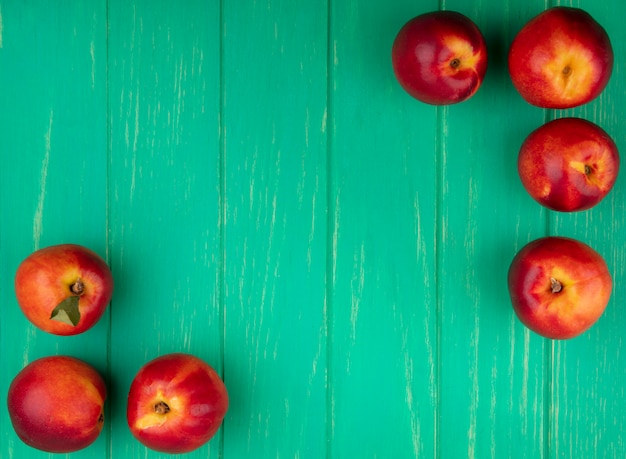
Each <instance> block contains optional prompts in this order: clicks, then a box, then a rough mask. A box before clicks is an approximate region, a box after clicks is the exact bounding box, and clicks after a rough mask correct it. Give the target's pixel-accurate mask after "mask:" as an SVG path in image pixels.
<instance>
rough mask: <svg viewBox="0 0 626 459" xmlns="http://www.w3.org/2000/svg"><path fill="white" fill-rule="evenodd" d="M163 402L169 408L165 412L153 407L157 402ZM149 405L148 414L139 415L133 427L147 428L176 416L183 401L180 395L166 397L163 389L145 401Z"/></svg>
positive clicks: (156, 425) (181, 408)
mask: <svg viewBox="0 0 626 459" xmlns="http://www.w3.org/2000/svg"><path fill="white" fill-rule="evenodd" d="M161 402H164V403H166V404H167V406H168V408H169V412H167V413H158V412H157V411H155V409H154V407H155V406H157V405H158V404H159V403H161ZM147 405H148V406H149V409H148V410H147V411H148V414H146V415H144V416H141V417H140V418H138V419H137V421H136V422H135V427H137V428H138V429H141V430H143V429H149V428H151V427H160V426H162V425H163V424H165V422H166V421H167V420H168V419H172V418H176V417H177V416H178V415H179V413H180V412H181V411H182V410H183V409H184V406H185V403H184V400H182V399H181V398H180V397H169V398H168V397H167V396H165V394H164V393H163V391H161V390H159V391H157V394H156V395H155V396H154V397H153V398H151V399H150V401H149V402H147Z"/></svg>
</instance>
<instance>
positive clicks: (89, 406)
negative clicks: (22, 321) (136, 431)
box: [7, 356, 106, 453]
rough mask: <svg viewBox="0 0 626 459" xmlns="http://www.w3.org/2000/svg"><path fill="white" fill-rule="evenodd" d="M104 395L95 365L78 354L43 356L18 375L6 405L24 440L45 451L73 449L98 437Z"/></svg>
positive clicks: (101, 420)
mask: <svg viewBox="0 0 626 459" xmlns="http://www.w3.org/2000/svg"><path fill="white" fill-rule="evenodd" d="M105 398H106V387H105V383H104V381H103V380H102V377H101V376H100V375H99V374H98V372H97V371H96V370H95V369H94V368H93V367H91V366H90V365H88V364H87V363H85V362H83V361H81V360H78V359H75V358H73V357H66V356H55V357H44V358H41V359H38V360H35V361H33V362H31V363H30V364H29V365H27V366H26V367H25V368H24V369H22V371H20V372H19V373H18V374H17V376H16V377H15V378H14V379H13V382H12V383H11V385H10V387H9V392H8V396H7V407H8V410H9V416H10V419H11V423H12V425H13V428H14V429H15V432H16V433H17V435H18V437H19V438H20V439H21V440H22V441H23V442H24V443H26V444H27V445H29V446H32V447H33V448H36V449H39V450H42V451H47V452H51V453H69V452H73V451H78V450H80V449H83V448H86V447H87V446H89V445H91V444H92V443H93V442H94V441H95V440H96V439H97V438H98V435H99V434H100V431H101V430H102V426H103V424H104V401H105Z"/></svg>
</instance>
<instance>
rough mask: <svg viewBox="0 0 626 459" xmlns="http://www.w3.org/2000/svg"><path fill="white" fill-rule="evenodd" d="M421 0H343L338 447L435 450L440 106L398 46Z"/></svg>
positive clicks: (337, 190) (337, 25) (336, 114)
mask: <svg viewBox="0 0 626 459" xmlns="http://www.w3.org/2000/svg"><path fill="white" fill-rule="evenodd" d="M411 3H413V2H398V7H397V9H395V8H394V9H390V8H388V6H389V5H388V3H387V2H382V1H379V2H368V3H367V5H366V4H365V3H363V2H358V1H346V2H333V3H332V9H331V34H330V39H331V49H332V54H331V59H332V67H331V73H330V74H331V77H332V78H331V81H332V83H331V84H332V86H331V90H332V92H331V94H330V109H331V115H330V116H329V125H330V127H331V129H332V130H331V144H330V145H329V148H330V161H329V164H330V172H331V177H330V179H331V187H330V190H331V191H330V203H329V209H328V211H329V213H330V215H331V218H330V228H329V230H330V232H331V235H332V240H331V241H330V242H331V244H332V246H331V248H332V259H331V263H332V264H331V266H330V272H329V275H330V276H329V281H330V287H331V291H330V295H329V316H330V324H331V325H330V332H331V338H330V339H331V342H330V353H329V355H330V361H329V375H330V381H329V386H330V387H329V392H330V398H329V405H330V406H329V408H330V409H331V419H330V423H331V424H330V437H329V442H330V448H329V457H337V458H353V457H364V456H367V457H372V458H374V457H380V458H382V457H418V456H419V457H422V456H425V457H428V456H432V455H433V453H434V451H435V449H434V443H435V441H436V435H437V411H436V409H435V407H436V404H437V401H438V400H437V393H438V391H437V382H436V381H437V379H436V378H437V377H438V355H437V338H438V332H437V327H436V324H437V316H438V313H437V309H438V305H437V276H436V263H435V246H436V244H435V233H436V230H437V212H438V209H437V194H438V193H437V185H438V181H437V179H438V177H437V170H438V167H439V165H438V156H437V151H436V145H437V143H436V142H437V124H436V123H437V114H436V109H435V108H433V107H430V106H425V105H423V104H419V103H415V101H414V100H413V99H411V98H410V97H409V96H407V95H406V94H405V93H404V91H403V90H402V89H401V88H400V87H399V85H398V84H397V82H396V81H395V77H394V75H393V70H392V67H391V54H390V52H391V45H392V43H393V39H394V37H395V35H396V33H397V32H398V30H399V29H400V28H401V27H402V25H403V24H404V23H405V22H406V21H407V20H408V19H410V18H411V17H413V16H414V15H416V14H418V13H420V12H421V11H419V10H416V9H415V8H414V7H412V6H411ZM435 7H436V2H432V3H431V5H430V8H431V9H432V8H435ZM422 9H423V10H428V9H429V7H428V5H424V6H423V7H422Z"/></svg>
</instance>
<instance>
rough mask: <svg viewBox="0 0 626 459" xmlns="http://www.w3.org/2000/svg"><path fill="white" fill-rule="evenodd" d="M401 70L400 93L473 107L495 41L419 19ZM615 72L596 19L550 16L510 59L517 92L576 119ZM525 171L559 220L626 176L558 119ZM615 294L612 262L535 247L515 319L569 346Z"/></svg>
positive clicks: (589, 126) (571, 122) (531, 28)
mask: <svg viewBox="0 0 626 459" xmlns="http://www.w3.org/2000/svg"><path fill="white" fill-rule="evenodd" d="M391 54H392V65H393V70H394V72H395V75H396V78H397V80H398V82H399V83H400V85H401V86H402V87H403V88H404V89H405V90H406V92H408V93H409V94H410V95H411V96H413V97H414V98H416V99H418V100H420V101H422V102H424V103H427V104H431V105H449V104H454V103H458V102H462V101H465V100H467V99H469V98H470V97H471V96H472V95H474V94H475V93H476V91H477V90H478V88H479V87H480V85H481V83H482V81H483V79H484V77H485V73H486V71H487V47H486V44H485V40H484V38H483V36H482V34H481V32H480V30H479V29H478V27H477V26H476V24H475V23H474V22H473V21H472V20H470V19H469V18H468V17H466V16H464V15H462V14H460V13H457V12H453V11H435V12H431V13H426V14H423V15H420V16H417V17H415V18H413V19H411V20H410V21H409V22H407V23H406V24H405V25H404V26H403V27H402V28H401V29H400V31H399V32H398V34H397V36H396V38H395V41H394V43H393V47H392V53H391ZM612 70H613V49H612V46H611V42H610V40H609V36H608V34H607V33H606V31H605V29H604V28H603V27H602V26H601V25H600V24H599V23H598V22H597V21H596V20H595V19H594V18H592V17H591V15H589V14H588V13H587V12H586V11H583V10H581V9H579V8H572V7H553V8H549V9H547V10H545V11H543V12H541V13H540V14H538V15H537V16H535V17H534V18H532V19H531V20H530V21H529V22H527V23H526V24H525V25H524V26H523V27H522V29H521V30H520V31H519V32H518V33H517V35H516V36H515V38H514V39H513V42H512V43H511V46H510V48H509V51H508V73H509V75H510V78H511V81H512V83H513V86H514V87H515V89H516V90H517V92H519V94H520V95H521V97H522V98H523V99H524V100H525V101H526V102H528V103H529V104H531V105H533V106H536V107H540V108H546V109H567V108H573V107H577V106H580V105H582V104H585V103H588V102H590V101H591V100H593V99H595V98H596V97H598V96H599V95H600V93H601V92H602V91H603V90H604V88H605V87H606V85H607V84H608V82H609V79H610V77H611V73H612ZM517 170H518V173H519V176H520V179H521V182H522V184H523V186H524V188H525V189H526V191H527V192H528V193H529V194H530V196H532V198H534V199H535V200H536V201H537V202H538V203H540V204H541V205H542V206H544V207H546V208H548V209H551V210H554V211H559V212H576V211H585V210H588V209H590V208H592V207H594V206H595V205H596V204H598V203H599V202H600V201H601V200H602V199H603V198H604V197H605V196H606V195H607V194H608V193H609V192H610V191H611V189H612V188H613V185H614V184H615V181H616V179H617V174H618V170H619V154H618V150H617V146H616V144H615V142H614V141H613V140H612V139H611V137H610V136H609V135H608V134H607V133H606V132H605V131H604V130H603V129H602V128H600V127H599V126H598V125H596V124H594V123H592V122H590V121H588V120H584V119H581V118H574V117H566V118H560V119H554V120H552V121H550V122H548V123H546V124H544V125H543V126H540V127H539V128H537V129H536V130H534V131H533V132H531V133H530V134H529V135H528V136H527V137H526V139H525V140H524V142H523V143H522V145H521V147H520V150H519V155H518V162H517ZM612 287H613V281H612V278H611V275H610V273H609V269H608V267H607V264H606V262H605V260H604V259H603V258H602V256H601V255H600V254H599V253H597V252H596V251H595V250H594V249H592V248H591V247H589V246H588V245H586V244H584V243H582V242H580V241H578V240H574V239H571V238H565V237H557V236H548V237H544V238H540V239H537V240H535V241H531V242H530V243H528V244H527V245H526V246H524V247H523V248H522V249H521V250H520V251H519V252H518V253H517V254H516V256H515V257H514V259H513V261H512V262H511V266H510V267H509V271H508V288H509V293H510V297H511V302H512V305H513V309H514V311H515V313H516V314H517V316H518V317H519V319H520V321H521V322H522V323H523V324H524V325H526V326H527V327H528V328H529V329H531V330H533V331H534V332H536V333H538V334H539V335H542V336H544V337H547V338H552V339H567V338H573V337H575V336H578V335H580V334H581V333H583V332H584V331H586V330H587V329H589V328H590V327H591V326H592V325H593V324H594V323H595V322H596V321H597V320H598V319H599V318H600V316H601V315H602V313H603V312H604V310H605V308H606V306H607V304H608V302H609V299H610V296H611V291H612Z"/></svg>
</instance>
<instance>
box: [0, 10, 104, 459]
mask: <svg viewBox="0 0 626 459" xmlns="http://www.w3.org/2000/svg"><path fill="white" fill-rule="evenodd" d="M69 24H71V27H68V25H69ZM0 88H1V89H0V107H1V109H0V126H1V128H2V133H1V134H0V258H1V260H2V263H1V267H0V281H1V282H2V287H1V288H0V302H1V303H2V308H1V309H2V314H1V315H0V349H1V353H0V368H1V370H0V371H1V373H0V374H1V378H0V392H1V393H2V394H3V395H2V396H3V397H5V396H6V393H7V391H8V387H9V384H10V382H11V380H12V379H13V377H14V376H15V375H16V374H17V373H18V371H20V370H21V369H22V368H23V367H24V366H25V365H26V364H28V363H29V362H31V361H33V360H34V359H36V358H38V357H43V356H48V355H63V354H65V355H72V356H75V357H78V358H81V359H83V360H85V361H86V362H88V363H90V364H92V365H94V366H95V367H96V368H97V369H98V370H99V371H100V372H101V373H102V374H103V376H106V375H107V372H108V371H107V370H108V369H107V347H108V332H109V314H108V313H106V314H105V316H104V317H103V318H102V320H101V321H100V322H99V323H98V324H96V326H95V327H94V328H92V329H91V330H89V331H88V332H86V333H84V334H82V335H77V336H72V337H61V336H54V335H49V334H47V333H45V332H43V331H41V330H39V329H37V328H35V327H34V326H33V325H31V324H30V322H28V321H27V320H26V318H25V317H24V315H23V314H22V312H21V311H20V309H19V308H18V306H17V302H16V300H15V293H14V289H13V278H14V275H15V270H16V269H17V266H18V265H19V263H20V262H21V261H22V260H23V259H24V258H25V257H26V256H28V255H29V254H30V253H31V252H32V251H34V250H36V249H39V248H43V247H46V246H49V245H55V244H59V243H66V242H72V243H77V244H82V245H85V246H88V247H90V248H92V249H93V250H95V251H96V252H98V253H99V254H100V255H101V256H103V257H105V258H106V257H107V255H108V251H107V220H106V208H107V191H106V190H107V186H106V178H107V148H106V143H107V142H106V6H105V2H90V3H88V4H87V3H85V4H83V3H64V4H60V5H56V6H52V5H50V4H49V3H48V2H41V1H32V2H28V3H26V4H25V3H22V2H8V1H2V2H0ZM108 422H109V420H108V419H107V423H108ZM107 432H108V430H105V431H104V432H103V434H102V435H101V436H100V437H99V438H98V440H97V441H96V443H95V444H94V445H92V446H91V447H90V448H89V449H87V450H84V451H82V452H79V453H76V454H75V455H73V457H76V458H87V457H106V456H107V443H108V433H107ZM33 452H34V450H33V449H32V448H30V447H28V446H26V445H25V444H24V443H22V442H21V441H20V440H19V439H18V437H17V436H16V434H15V432H14V431H13V429H12V427H11V424H10V420H9V417H8V413H7V411H6V408H3V409H2V410H1V411H0V456H2V457H3V458H7V459H9V458H14V457H15V458H22V457H34V456H33ZM42 456H43V454H42Z"/></svg>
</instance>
